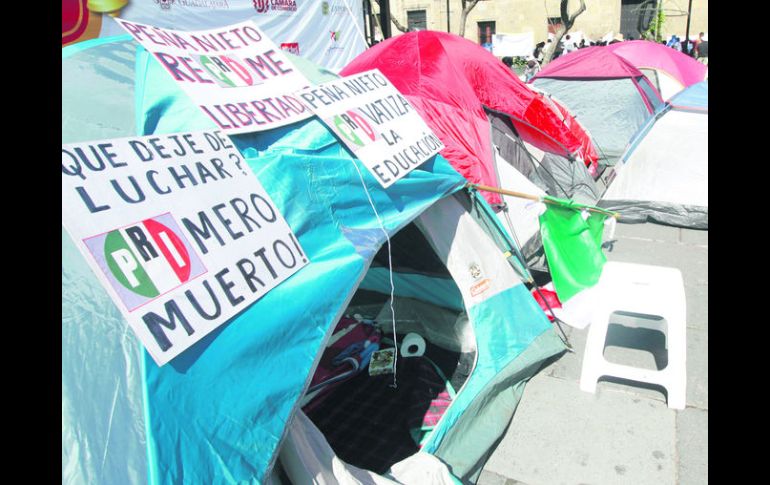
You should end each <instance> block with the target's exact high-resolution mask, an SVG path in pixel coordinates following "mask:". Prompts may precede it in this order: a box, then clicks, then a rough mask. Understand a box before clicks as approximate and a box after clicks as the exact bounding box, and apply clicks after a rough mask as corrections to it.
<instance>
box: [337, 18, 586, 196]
mask: <svg viewBox="0 0 770 485" xmlns="http://www.w3.org/2000/svg"><path fill="white" fill-rule="evenodd" d="M375 68H377V69H379V70H380V72H382V73H383V74H384V75H385V76H386V77H387V78H388V79H389V80H390V81H391V82H392V83H393V84H394V85H395V86H396V88H398V90H399V91H400V92H401V93H403V94H404V95H405V96H406V97H407V98H408V99H409V102H410V103H411V104H412V105H413V106H414V107H415V109H416V110H417V111H418V112H419V113H420V115H421V116H422V117H423V119H425V121H426V123H427V124H428V126H430V128H431V129H432V130H433V131H434V132H435V133H436V135H437V136H438V137H439V138H440V139H441V141H442V142H443V143H444V145H445V146H446V148H445V150H443V151H442V152H441V154H442V155H443V156H444V157H446V158H447V160H449V162H450V163H451V164H452V166H453V167H454V168H455V169H456V170H457V171H458V172H460V173H461V174H462V175H463V176H464V177H465V178H466V179H468V180H469V181H470V182H473V183H479V184H483V185H490V186H499V184H498V181H497V173H496V169H495V165H494V160H495V158H494V154H493V151H492V150H493V149H492V140H491V134H490V131H491V130H490V122H489V120H488V118H487V115H486V114H485V111H484V109H485V108H487V109H489V110H493V111H495V112H498V113H501V114H503V115H505V116H507V117H508V118H510V121H511V122H512V124H513V126H514V127H515V128H516V131H517V132H518V134H519V135H520V136H521V138H522V139H523V140H524V141H526V142H528V143H530V144H532V145H534V146H535V147H537V148H539V149H541V150H544V151H546V152H549V153H554V154H557V155H560V156H563V157H567V156H571V157H576V158H577V157H580V158H582V159H583V161H584V162H585V163H586V165H591V166H593V167H595V165H596V161H597V159H598V155H597V152H596V149H595V148H594V146H593V144H592V142H591V139H590V138H589V136H588V134H587V133H586V132H585V130H584V129H583V128H582V127H581V125H580V124H579V123H578V122H577V121H576V120H575V119H574V118H573V117H572V115H570V114H569V112H568V111H567V110H566V109H565V108H563V107H560V106H558V105H557V104H556V103H555V102H553V101H551V100H549V99H548V98H547V97H545V96H543V95H541V94H539V93H536V92H534V91H533V90H531V89H530V88H529V87H527V86H526V85H525V84H524V83H522V82H521V80H520V79H519V78H518V77H517V76H516V75H515V73H513V72H512V71H511V70H510V69H509V68H508V67H506V66H505V65H504V64H503V63H502V62H500V61H499V60H498V59H497V58H496V57H494V56H493V55H492V54H490V53H489V52H488V51H486V50H485V49H483V48H482V47H480V46H479V45H477V44H475V43H473V42H471V41H469V40H467V39H464V38H462V37H459V36H457V35H453V34H447V33H443V32H434V31H419V32H411V33H408V34H404V35H399V36H398V37H393V38H391V39H388V40H386V41H384V42H381V43H379V44H377V45H375V46H374V47H372V48H370V49H368V50H366V51H365V52H363V53H362V54H361V55H359V56H358V57H357V58H355V59H354V60H353V61H352V62H351V63H350V64H348V65H347V66H346V67H345V68H344V69H343V70H342V72H341V74H342V75H343V76H347V75H350V74H355V73H359V72H363V71H368V70H370V69H375ZM484 196H485V198H486V199H487V200H488V201H489V202H490V203H491V204H493V205H495V204H498V203H499V202H500V196H499V195H498V194H494V193H486V192H485V193H484Z"/></svg>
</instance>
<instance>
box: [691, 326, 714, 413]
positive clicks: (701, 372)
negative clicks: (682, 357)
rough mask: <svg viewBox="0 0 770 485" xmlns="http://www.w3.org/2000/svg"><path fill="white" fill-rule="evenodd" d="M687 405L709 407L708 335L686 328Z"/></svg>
mask: <svg viewBox="0 0 770 485" xmlns="http://www.w3.org/2000/svg"><path fill="white" fill-rule="evenodd" d="M686 402H687V406H693V407H696V408H700V409H705V410H708V408H709V336H708V333H707V332H703V331H701V330H694V329H690V328H688V329H687V398H686Z"/></svg>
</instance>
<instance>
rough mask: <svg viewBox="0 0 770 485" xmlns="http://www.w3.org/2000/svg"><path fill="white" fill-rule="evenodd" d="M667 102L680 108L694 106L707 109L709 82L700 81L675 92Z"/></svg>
mask: <svg viewBox="0 0 770 485" xmlns="http://www.w3.org/2000/svg"><path fill="white" fill-rule="evenodd" d="M669 104H673V105H674V106H677V107H680V108H696V109H702V110H706V111H708V109H709V83H708V81H701V82H699V83H697V84H693V85H692V86H690V87H688V88H687V89H685V90H683V91H681V92H679V93H677V94H676V95H675V96H674V97H672V98H671V100H669Z"/></svg>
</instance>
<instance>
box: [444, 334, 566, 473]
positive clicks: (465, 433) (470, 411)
mask: <svg viewBox="0 0 770 485" xmlns="http://www.w3.org/2000/svg"><path fill="white" fill-rule="evenodd" d="M563 351H564V344H563V343H562V342H561V340H560V339H559V337H558V336H557V335H556V333H555V332H553V331H547V332H543V333H542V334H540V335H539V336H538V337H536V338H535V340H533V341H532V342H531V343H530V344H529V345H528V346H527V347H526V349H524V350H523V352H521V353H520V354H519V355H518V357H516V358H515V359H514V360H513V361H511V362H510V364H508V365H507V366H506V367H504V368H503V369H501V370H500V371H499V372H498V373H496V374H495V375H494V376H492V377H491V379H490V380H489V381H488V382H487V383H486V385H485V386H484V388H483V389H482V391H481V392H480V393H479V395H478V396H477V397H476V399H474V400H473V401H472V402H471V403H469V405H468V408H467V409H466V410H465V412H464V413H463V414H462V416H460V418H459V419H458V420H457V421H455V423H454V425H453V426H452V428H450V429H449V430H448V433H447V434H446V436H445V437H444V439H443V440H442V442H441V443H440V444H439V445H438V447H437V448H436V450H435V451H434V452H433V454H434V455H435V456H436V457H437V458H439V459H440V460H441V461H443V462H444V463H447V464H448V465H449V468H450V471H451V472H452V474H453V475H455V476H457V477H460V478H462V481H463V483H476V482H477V481H478V478H479V475H480V474H481V470H482V469H483V467H484V465H485V463H486V461H487V460H488V459H489V456H490V455H491V454H492V453H493V452H494V451H495V448H496V447H497V444H498V443H499V442H500V440H502V438H503V435H504V434H505V432H506V430H507V429H508V425H509V424H510V422H511V419H512V418H513V414H514V413H515V412H516V408H517V407H518V405H519V402H520V401H521V397H522V395H523V393H524V387H525V386H526V383H527V382H528V381H529V379H530V378H531V377H532V376H533V375H535V374H536V373H537V372H538V371H539V370H540V367H541V366H542V365H543V362H544V361H545V360H546V359H548V358H551V357H553V356H555V355H557V354H560V353H562V352H563ZM469 436H472V437H473V439H468V437H469Z"/></svg>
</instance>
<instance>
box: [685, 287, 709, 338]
mask: <svg viewBox="0 0 770 485" xmlns="http://www.w3.org/2000/svg"><path fill="white" fill-rule="evenodd" d="M684 294H685V298H687V328H695V329H697V330H703V331H704V332H708V329H709V287H708V285H688V284H686V283H685V285H684Z"/></svg>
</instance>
